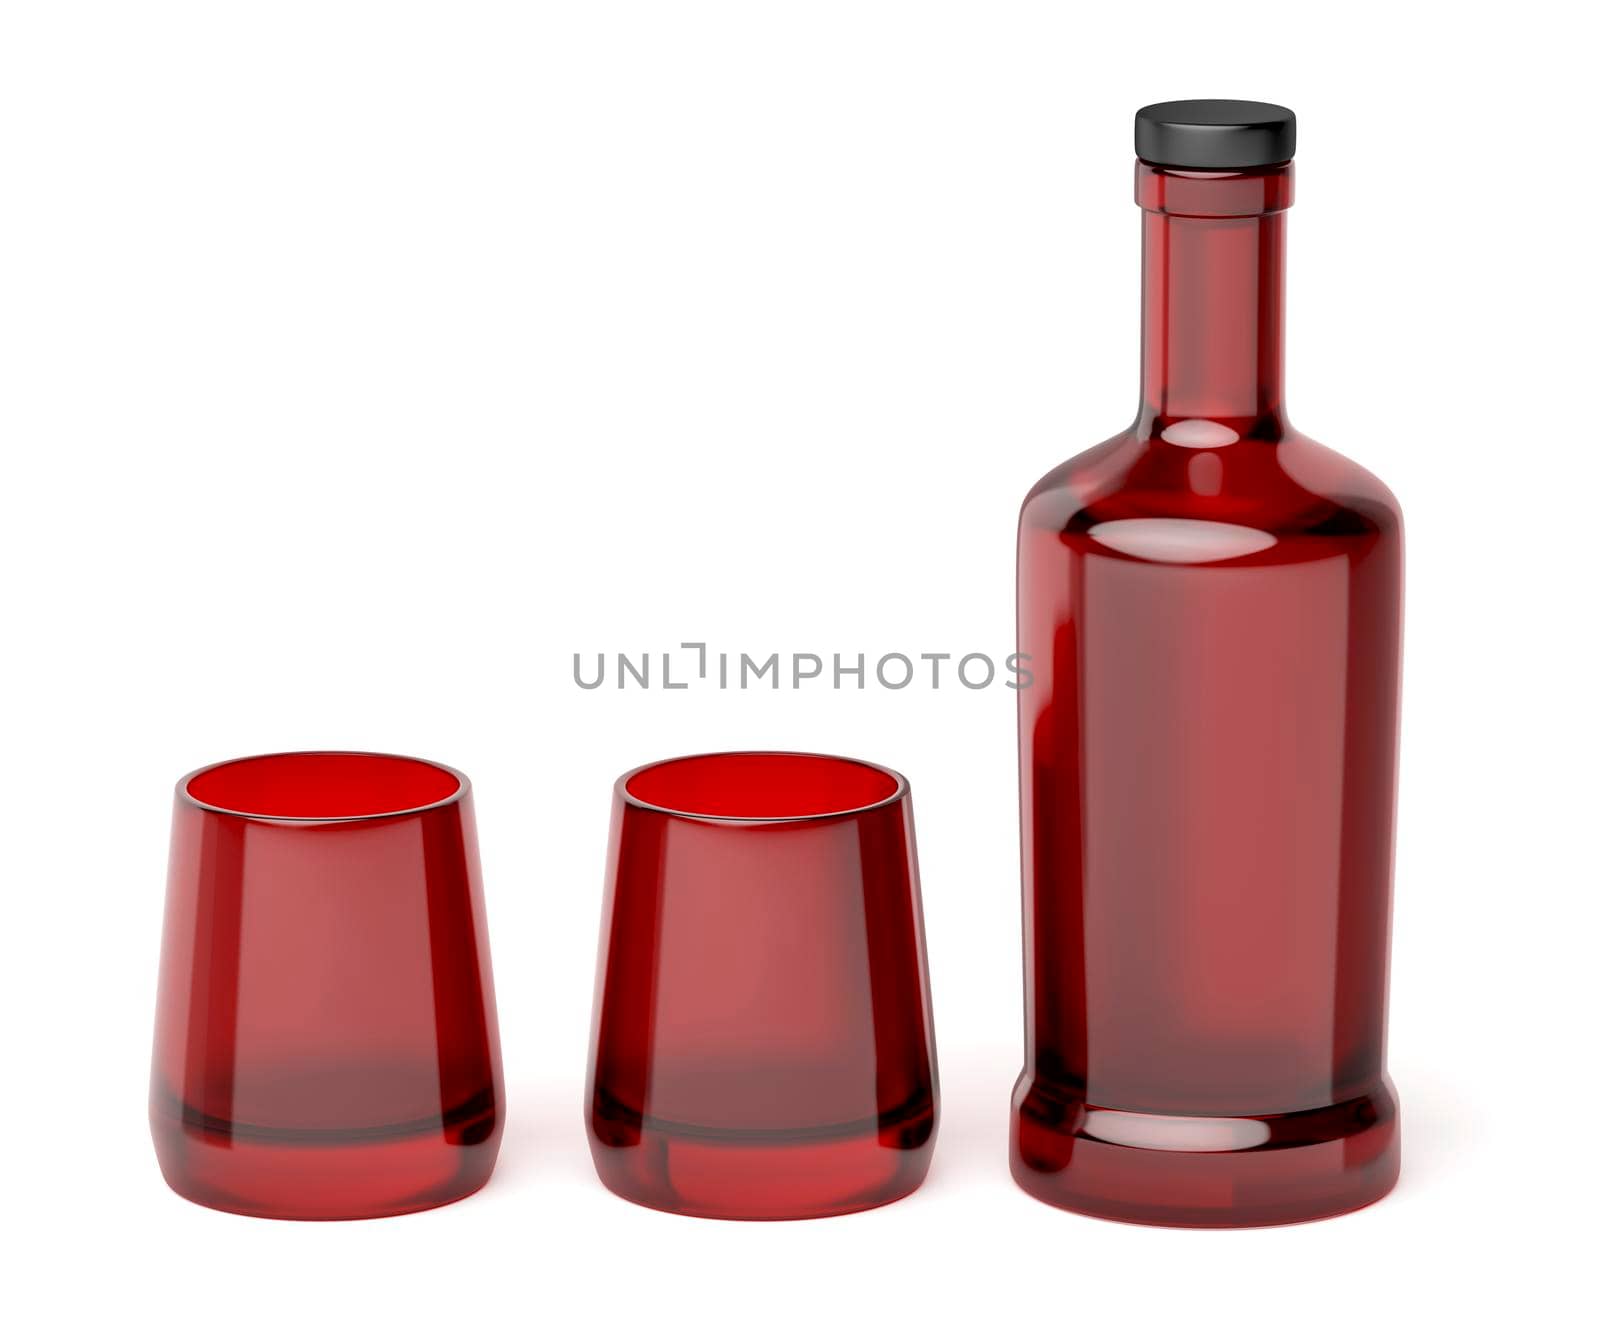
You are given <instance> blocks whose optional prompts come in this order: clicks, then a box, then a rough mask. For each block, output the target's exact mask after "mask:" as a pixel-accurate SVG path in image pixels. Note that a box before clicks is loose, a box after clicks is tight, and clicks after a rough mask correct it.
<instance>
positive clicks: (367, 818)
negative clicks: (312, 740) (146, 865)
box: [176, 749, 472, 824]
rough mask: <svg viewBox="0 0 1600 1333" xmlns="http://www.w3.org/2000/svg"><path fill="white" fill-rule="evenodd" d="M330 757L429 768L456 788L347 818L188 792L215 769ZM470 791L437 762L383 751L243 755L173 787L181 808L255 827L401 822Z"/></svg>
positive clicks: (458, 774) (463, 778)
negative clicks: (278, 810) (250, 806)
mask: <svg viewBox="0 0 1600 1333" xmlns="http://www.w3.org/2000/svg"><path fill="white" fill-rule="evenodd" d="M330 757H340V758H344V757H349V758H358V759H380V760H394V761H397V762H399V763H403V764H420V765H422V766H423V767H424V768H431V769H434V770H435V771H436V772H440V773H445V774H448V775H449V776H450V777H452V778H454V779H455V782H456V789H455V790H454V791H453V792H451V793H449V794H448V795H446V796H441V797H440V798H439V799H438V800H437V801H428V802H425V803H424V804H422V805H408V806H402V807H400V808H398V809H394V810H375V811H371V812H365V813H361V814H350V815H273V814H265V813H263V812H261V811H258V810H235V809H233V808H232V807H231V806H226V805H217V804H216V803H215V802H213V801H203V800H201V799H200V798H199V797H198V796H196V795H194V794H193V793H192V792H191V791H190V790H189V784H190V783H192V782H193V781H194V780H195V779H196V778H199V777H203V776H205V775H206V774H208V773H214V772H216V771H217V770H218V769H222V768H231V767H233V766H234V765H236V764H250V763H255V762H257V761H259V760H263V759H321V758H330ZM471 791H472V781H471V779H469V778H468V777H467V775H466V774H465V773H463V772H462V771H461V770H460V769H458V768H453V767H452V766H451V765H449V764H444V763H440V762H439V761H438V760H437V759H423V758H420V757H419V756H417V755H411V754H394V753H391V752H389V751H386V750H334V749H317V750H269V751H265V752H263V753H260V754H243V755H238V756H236V757H234V758H232V759H219V760H217V761H215V762H214V763H210V764H202V765H201V766H200V767H199V768H196V769H193V770H192V771H190V772H188V773H185V774H184V775H183V776H182V777H181V778H179V779H178V783H177V787H176V795H177V799H178V803H179V804H180V805H185V806H188V807H190V808H191V809H195V810H203V811H205V812H206V813H207V814H213V815H223V816H225V817H227V818H229V819H242V820H247V821H249V822H250V823H255V824H363V823H368V822H371V821H374V820H382V819H402V818H405V817H406V816H409V815H420V814H423V813H425V812H427V811H429V810H438V809H442V808H443V807H445V806H449V805H455V804H458V803H459V802H461V801H462V800H463V799H465V798H466V797H467V796H468V795H469V794H470V793H471Z"/></svg>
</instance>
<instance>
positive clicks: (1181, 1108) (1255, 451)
mask: <svg viewBox="0 0 1600 1333" xmlns="http://www.w3.org/2000/svg"><path fill="white" fill-rule="evenodd" d="M1202 183H1203V182H1202ZM1285 200H1286V195H1285ZM1159 216H1160V222H1159V224H1158V228H1157V229H1158V232H1159V233H1160V234H1159V235H1157V236H1155V237H1154V238H1152V236H1150V235H1149V234H1147V237H1146V242H1147V245H1146V269H1145V277H1146V300H1147V308H1146V337H1147V351H1146V375H1147V385H1146V402H1145V407H1144V409H1143V411H1142V412H1141V414H1140V417H1139V419H1138V421H1137V422H1136V424H1135V425H1134V426H1133V427H1132V428H1130V430H1128V431H1126V432H1124V433H1123V434H1121V435H1119V436H1116V437H1114V438H1113V439H1111V440H1109V441H1107V442H1106V443H1104V444H1102V445H1100V446H1099V447H1097V448H1096V449H1094V450H1091V451H1090V452H1089V453H1087V454H1084V455H1082V456H1080V457H1079V458H1077V459H1075V460H1072V461H1071V462H1069V463H1067V464H1065V465H1063V466H1062V467H1060V468H1058V469H1056V470H1055V471H1054V472H1052V473H1050V474H1049V475H1047V476H1046V477H1045V478H1044V479H1043V480H1042V481H1041V482H1040V483H1039V484H1038V485H1037V486H1036V487H1035V488H1034V489H1033V491H1032V492H1031V493H1030V495H1029V497H1028V499H1027V501H1026V503H1025V505H1024V506H1023V510H1022V515H1021V522H1020V527H1019V540H1018V638H1019V650H1020V651H1021V652H1023V653H1026V654H1028V655H1029V657H1030V658H1031V661H1030V668H1031V670H1032V671H1033V673H1034V680H1033V684H1032V686H1031V687H1030V688H1029V689H1026V690H1023V691H1020V692H1019V696H1018V697H1019V706H1020V727H1021V786H1022V831H1023V908H1024V932H1025V971H1026V1041H1027V1054H1026V1065H1025V1068H1024V1070H1023V1074H1022V1077H1021V1079H1020V1080H1019V1083H1018V1086H1017V1090H1016V1095H1015V1098H1014V1108H1013V1109H1014V1115H1013V1127H1012V1131H1013V1132H1012V1168H1013V1173H1014V1174H1015V1176H1016V1177H1017V1179H1018V1181H1019V1182H1020V1183H1021V1184H1022V1185H1023V1186H1024V1187H1025V1188H1026V1189H1028V1190H1029V1191H1030V1192H1032V1193H1034V1194H1036V1195H1038V1196H1039V1197H1041V1198H1044V1199H1046V1200H1047V1201H1049V1202H1052V1203H1056V1204H1059V1205H1061V1206H1065V1207H1070V1208H1074V1209H1077V1210H1079V1211H1085V1212H1090V1213H1094V1214H1097V1215H1102V1216H1110V1217H1116V1218H1120V1219H1123V1220H1128V1221H1142V1222H1153V1223H1166V1224H1172V1225H1187V1226H1208V1225H1210V1226H1240V1225H1262V1224H1269V1223H1276V1222H1290V1221H1301V1220H1306V1219H1308V1218H1312V1217H1318V1216H1325V1215H1329V1214H1332V1213H1338V1212H1343V1211H1347V1210H1349V1209H1351V1208H1354V1207H1359V1206H1361V1205H1362V1204H1365V1203H1369V1202H1371V1201H1372V1200H1374V1199H1376V1198H1378V1197H1381V1196H1382V1195H1383V1194H1384V1193H1386V1192H1387V1191H1388V1189H1389V1188H1390V1187H1391V1186H1392V1184H1393V1182H1394V1178H1395V1175H1396V1172H1397V1170H1398V1161H1399V1156H1398V1133H1397V1111H1396V1105H1395V1098H1394V1093H1393V1089H1392V1088H1391V1087H1390V1085H1389V1083H1388V1080H1387V1076H1386V1073H1385V1064H1384V1033H1385V1006H1386V995H1387V969H1388V947H1389V904H1390V868H1391V859H1392V838H1393V810H1394V786H1395V736H1396V724H1397V712H1398V695H1399V650H1400V622H1401V580H1402V535H1401V521H1400V513H1399V509H1398V506H1397V505H1396V503H1395V501H1394V498H1393V496H1392V495H1390V494H1389V492H1388V490H1387V489H1386V488H1385V487H1384V486H1383V484H1382V483H1381V482H1379V481H1378V480H1377V479H1376V478H1374V477H1372V476H1371V475H1370V474H1368V473H1366V472H1365V471H1363V470H1362V469H1361V468H1359V467H1357V466H1356V465H1355V464H1354V463H1351V462H1349V461H1348V460H1346V459H1343V458H1341V457H1340V456H1338V455H1337V454H1335V453H1333V452H1332V451H1331V450H1327V449H1325V448H1323V447H1322V446H1320V445H1318V444H1316V443H1314V442H1313V441H1311V440H1309V439H1307V438H1306V437H1304V436H1303V435H1300V434H1299V433H1298V432H1296V431H1294V430H1293V429H1292V428H1291V427H1289V426H1288V425H1287V424H1286V423H1285V422H1284V420H1283V418H1282V415H1281V412H1280V411H1279V410H1278V407H1277V395H1276V374H1275V370H1274V362H1273V356H1272V348H1271V346H1270V344H1271V343H1272V342H1273V340H1274V339H1275V338H1276V336H1277V334H1276V327H1277V323H1276V321H1277V319H1278V315H1277V304H1278V292H1279V291H1281V230H1280V231H1278V233H1277V234H1276V235H1274V234H1273V231H1274V227H1273V226H1272V225H1270V224H1269V223H1268V222H1267V218H1268V216H1270V215H1268V214H1263V215H1261V216H1258V217H1252V218H1248V219H1239V218H1233V217H1229V218H1226V219H1222V220H1218V219H1214V218H1210V217H1207V218H1203V219H1195V218H1183V219H1181V220H1179V221H1177V222H1172V221H1171V220H1170V219H1169V218H1168V217H1167V216H1165V215H1159ZM1148 217H1149V214H1147V219H1148ZM1280 220H1281V215H1280ZM1241 221H1243V222H1248V223H1249V224H1250V225H1251V226H1252V227H1253V228H1254V230H1253V231H1246V232H1241V231H1239V229H1238V224H1239V223H1240V222H1241ZM1191 224H1192V225H1193V227H1194V228H1195V230H1194V231H1193V232H1192V233H1191V234H1186V235H1184V236H1179V237H1177V238H1176V239H1175V238H1174V237H1173V235H1172V234H1171V229H1176V228H1180V227H1186V226H1190V225H1191ZM1147 225H1148V224H1147ZM1212 226H1215V230H1210V229H1209V228H1211V227H1212ZM1152 240H1154V242H1155V245H1154V248H1155V250H1156V253H1155V254H1154V255H1152V253H1151V250H1152ZM1189 250H1192V252H1193V253H1192V255H1190V259H1191V260H1193V263H1191V264H1190V271H1187V272H1180V271H1178V269H1180V268H1181V267H1182V265H1181V264H1180V263H1179V262H1178V261H1179V260H1181V259H1182V258H1183V256H1184V255H1185V254H1186V253H1188V251H1189ZM1235 259H1237V260H1238V261H1239V264H1238V267H1239V271H1238V272H1231V271H1230V269H1229V265H1230V263H1232V262H1233V261H1234V260H1235ZM1197 264H1198V265H1200V266H1201V267H1202V268H1203V269H1204V271H1201V272H1196V271H1193V269H1194V267H1195V265H1197ZM1163 265H1166V266H1169V267H1168V268H1167V269H1165V270H1163V268H1162V266H1163ZM1152 268H1155V269H1156V270H1157V271H1156V274H1155V279H1156V280H1155V281H1154V282H1152ZM1252 274H1254V275H1256V277H1255V278H1253V279H1251V281H1248V282H1243V279H1242V277H1241V275H1243V276H1244V277H1249V275H1252ZM1241 283H1243V286H1245V287H1248V288H1249V290H1247V291H1245V292H1244V294H1243V297H1242V298H1241V302H1240V304H1241V307H1242V308H1243V307H1248V308H1251V309H1258V310H1260V311H1261V312H1262V314H1261V318H1260V319H1259V320H1256V321H1254V322H1253V323H1250V321H1243V322H1244V323H1247V324H1250V332H1249V336H1247V337H1246V336H1241V338H1240V340H1239V345H1240V346H1241V347H1242V348H1243V349H1244V351H1245V352H1247V353H1248V354H1249V355H1248V356H1244V357H1240V358H1235V359H1234V360H1232V361H1230V360H1229V356H1228V350H1229V349H1228V344H1227V337H1228V335H1227V334H1226V332H1223V333H1221V334H1217V335H1213V334H1212V333H1210V332H1209V331H1208V327H1207V324H1208V321H1210V320H1214V319H1215V317H1216V316H1217V314H1218V312H1219V310H1220V311H1223V312H1226V310H1227V309H1228V302H1229V300H1230V299H1231V297H1232V296H1234V295H1238V293H1239V288H1240V286H1241ZM1152 288H1153V290H1152ZM1185 292H1191V293H1194V294H1195V299H1194V302H1193V307H1192V311H1190V312H1188V313H1189V315H1190V316H1191V317H1190V319H1189V323H1190V324H1191V325H1192V326H1193V327H1191V328H1189V329H1188V330H1187V331H1185V330H1184V329H1183V328H1182V327H1181V326H1182V325H1183V323H1184V316H1185V307H1184V300H1185V296H1184V293H1185ZM1264 294H1265V295H1264ZM1152 301H1154V302H1156V303H1157V304H1158V306H1159V307H1160V308H1159V310H1158V311H1157V312H1156V314H1157V315H1158V316H1159V318H1157V319H1155V320H1154V321H1153V320H1152V310H1151V306H1150V302H1152ZM1152 322H1154V323H1155V324H1156V325H1157V327H1156V328H1155V329H1154V330H1152V328H1151V324H1152ZM1175 326H1179V327H1177V328H1176V329H1175ZM1264 330H1265V332H1264ZM1151 337H1157V338H1161V339H1164V340H1166V342H1167V344H1168V345H1167V346H1166V347H1165V348H1164V349H1157V356H1156V359H1157V360H1158V361H1160V362H1161V374H1160V376H1159V378H1158V379H1157V380H1156V381H1154V382H1152V381H1151V379H1150V372H1151V360H1152V356H1151V351H1150V348H1149V346H1148V341H1149V339H1150V338H1151ZM1263 349H1265V350H1263ZM1163 353H1165V355H1164V356H1163ZM1252 357H1253V358H1254V361H1251V359H1250V358H1252ZM1207 358H1209V361H1208V360H1207ZM1247 363H1248V364H1247ZM1255 365H1260V366H1264V367H1266V370H1265V371H1264V372H1262V373H1260V374H1258V373H1257V372H1256V370H1255V369H1254V366H1255ZM1184 396H1187V399H1188V401H1180V399H1182V398H1184ZM1219 409H1221V410H1219Z"/></svg>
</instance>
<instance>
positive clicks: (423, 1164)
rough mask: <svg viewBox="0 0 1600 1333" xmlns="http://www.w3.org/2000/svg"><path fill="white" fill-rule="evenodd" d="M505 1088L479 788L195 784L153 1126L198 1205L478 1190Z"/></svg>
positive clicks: (339, 761)
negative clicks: (476, 797)
mask: <svg viewBox="0 0 1600 1333" xmlns="http://www.w3.org/2000/svg"><path fill="white" fill-rule="evenodd" d="M504 1104H505V1093H504V1088H503V1086H502V1081H501V1074H500V1042H499V1035H498V1032H497V1029H496V1022H495V1008H494V987H493V981H492V980H491V977H490V970H489V942H488V935H487V931H486V927H485V923H484V917H483V894H482V889H481V886H480V874H479V870H478V849H477V835H476V831H475V826H474V820H473V813H472V794H471V789H470V787H469V785H468V783H467V780H466V778H465V777H464V776H463V775H462V774H460V773H458V772H456V771H455V770H454V769H449V768H445V767H444V766H443V765H440V764H431V763H425V762H423V761H422V760H418V759H406V758H402V757H400V756H397V755H383V754H357V753H341V752H322V753H304V754H275V755H261V756H257V757H255V758H251V759H238V760H233V761H231V762H228V763H223V764H216V765H213V766H212V767H210V768H204V769H201V770H200V771H199V772H197V773H191V774H190V775H189V776H188V777H186V778H184V779H183V780H182V781H181V782H180V783H179V784H178V791H177V800H176V804H175V808H174V811H173V820H172V853H171V865H170V873H169V879H168V885H167V914H166V928H165V934H164V938H163V942H162V950H161V982H160V991H159V995H158V1000H157V1005H156V1035H155V1058H154V1062H153V1068H152V1072H151V1079H150V1128H151V1132H152V1134H153V1136H154V1139H155V1147H156V1156H157V1159H158V1160H159V1162H160V1164H161V1171H162V1174H163V1175H164V1176H165V1177H166V1179H167V1183H168V1184H169V1185H171V1186H172V1188H173V1189H174V1190H176V1191H177V1192H178V1193H179V1194H181V1195H183V1196H184V1197H185V1198H188V1199H192V1200H193V1201H194V1202H196V1203H202V1204H206V1205H208V1206H209V1207H212V1208H221V1209H224V1210H226V1211H228V1212H235V1213H249V1214H253V1215H256V1216H260V1217H282V1218H307V1219H318V1220H327V1219H334V1218H352V1217H378V1216H383V1215H387V1214H393V1213H408V1212H415V1211H417V1210H419V1209H423V1208H433V1207H437V1206H438V1205H440V1204H444V1203H449V1202H451V1201H452V1200H455V1199H459V1198H461V1197H462V1196H464V1195H467V1194H471V1193H472V1192H473V1191H474V1190H476V1189H478V1188H479V1187H480V1186H481V1185H482V1184H483V1183H484V1182H485V1181H486V1180H488V1178H489V1173H490V1171H491V1170H492V1169H493V1168H494V1161H495V1154H496V1153H497V1152H498V1151H499V1147H500V1136H501V1130H502V1126H503V1116H504V1110H503V1108H504Z"/></svg>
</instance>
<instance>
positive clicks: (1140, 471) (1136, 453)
mask: <svg viewBox="0 0 1600 1333" xmlns="http://www.w3.org/2000/svg"><path fill="white" fill-rule="evenodd" d="M1157 424H1159V423H1157ZM1201 428H1205V429H1201ZM1125 520H1158V521H1159V520H1175V521H1180V522H1187V523H1194V522H1205V523H1220V524H1231V525H1234V526H1238V527H1244V528H1249V529H1251V530H1255V531H1260V532H1265V533H1268V534H1271V535H1273V536H1284V535H1304V536H1308V537H1313V536H1317V535H1327V536H1330V537H1331V536H1346V537H1357V536H1366V537H1376V538H1392V539H1398V538H1399V536H1400V533H1401V529H1402V517H1401V511H1400V505H1399V502H1398V501H1397V500H1396V499H1395V496H1394V493H1393V492H1392V491H1391V490H1390V489H1389V488H1388V487H1387V486H1386V485H1385V484H1384V483H1383V482H1382V481H1381V480H1380V479H1379V478H1378V477H1376V476H1375V475H1373V473H1371V472H1369V471H1368V470H1367V469H1366V468H1364V467H1362V466H1361V465H1360V464H1359V463H1356V462H1355V461H1353V460H1352V459H1349V458H1346V457H1345V456H1344V455H1342V454H1340V453H1338V452H1336V451H1335V450H1333V449H1330V448H1328V447H1327V446H1326V445H1323V444H1320V443H1318V442H1317V441H1315V440H1313V439H1312V438H1311V437H1310V436H1308V435H1305V434H1304V433H1302V432H1300V431H1297V430H1294V429H1292V428H1290V427H1287V426H1284V427H1282V428H1280V429H1278V430H1276V431H1274V432H1273V433H1272V434H1271V436H1270V437H1250V436H1241V435H1240V434H1238V433H1237V432H1235V431H1234V430H1232V429H1230V428H1228V427H1225V426H1222V425H1220V424H1218V423H1213V422H1182V423H1177V428H1174V427H1172V426H1169V427H1168V428H1167V429H1166V430H1165V431H1164V432H1160V433H1158V432H1157V431H1155V430H1152V429H1149V428H1146V427H1143V426H1141V425H1138V424H1136V425H1135V426H1133V427H1130V428H1129V429H1128V430H1125V431H1122V432H1120V433H1119V434H1117V435H1113V436H1112V437H1111V438H1110V439H1107V440H1103V441H1102V442H1101V443H1099V444H1097V445H1095V446H1094V447H1093V448H1091V449H1088V450H1086V451H1085V452H1083V453H1081V454H1078V455H1076V456H1075V457H1073V458H1070V459H1068V460H1067V461H1066V462H1064V463H1062V464H1060V465H1059V466H1058V467H1055V468H1053V469H1051V470H1050V471H1049V472H1047V473H1046V474H1045V475H1044V476H1043V477H1041V478H1040V479H1039V480H1038V482H1036V483H1035V484H1034V486H1033V488H1032V489H1031V490H1030V491H1029V492H1028V496H1027V498H1026V500H1024V502H1023V506H1022V513H1021V516H1020V528H1021V530H1022V531H1023V532H1024V533H1026V532H1028V531H1047V532H1055V533H1061V534H1067V533H1071V532H1074V531H1079V532H1087V531H1089V530H1090V529H1092V528H1096V527H1098V526H1100V525H1103V524H1106V523H1114V522H1120V521H1125Z"/></svg>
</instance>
